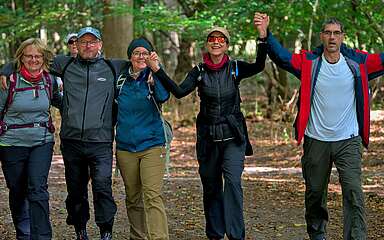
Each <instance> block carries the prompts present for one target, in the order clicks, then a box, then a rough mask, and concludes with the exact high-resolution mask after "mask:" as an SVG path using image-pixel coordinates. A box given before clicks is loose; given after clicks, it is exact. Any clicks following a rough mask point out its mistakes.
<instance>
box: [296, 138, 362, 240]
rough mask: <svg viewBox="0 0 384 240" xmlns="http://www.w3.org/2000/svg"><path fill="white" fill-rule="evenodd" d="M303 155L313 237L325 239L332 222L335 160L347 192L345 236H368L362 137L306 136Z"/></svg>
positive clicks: (358, 238) (349, 239)
mask: <svg viewBox="0 0 384 240" xmlns="http://www.w3.org/2000/svg"><path fill="white" fill-rule="evenodd" d="M303 147H304V155H303V157H302V159H301V162H302V169H303V177H304V179H305V186H306V191H305V208H306V212H305V219H306V222H307V232H308V234H309V236H310V238H311V239H312V240H317V239H322V237H324V236H325V232H326V223H327V222H328V210H327V193H328V183H329V177H330V174H331V170H332V164H333V163H334V164H335V166H336V168H337V171H338V173H339V182H340V184H341V188H342V193H343V213H344V240H352V239H353V240H364V239H366V236H367V227H366V220H365V209H364V195H363V191H362V187H361V156H362V145H361V138H360V137H353V138H350V139H346V140H342V141H336V142H323V141H318V140H315V139H313V138H310V137H307V136H305V138H304V146H303Z"/></svg>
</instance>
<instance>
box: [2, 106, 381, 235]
mask: <svg viewBox="0 0 384 240" xmlns="http://www.w3.org/2000/svg"><path fill="white" fill-rule="evenodd" d="M371 118H372V125H371V143H370V149H369V150H368V151H367V150H364V156H363V179H362V182H363V187H364V192H365V200H366V209H367V222H368V239H372V240H378V239H384V231H383V229H384V217H383V216H384V160H383V159H384V114H383V112H382V111H381V112H380V111H378V112H374V113H373V114H372V116H371ZM279 124H280V125H281V123H276V122H271V121H268V120H256V119H249V120H248V128H249V132H250V136H251V142H252V145H253V146H254V152H255V154H254V155H253V156H252V157H249V158H247V159H246V166H245V170H244V174H243V187H244V215H245V224H246V239H252V240H254V239H257V240H275V239H280V240H304V239H308V237H307V235H306V232H305V229H306V225H305V220H304V206H303V205H304V183H303V179H302V175H301V166H300V156H301V154H302V148H301V146H297V145H296V143H295V142H294V141H292V140H291V138H289V137H288V138H287V137H286V134H285V132H286V131H285V130H284V129H286V128H281V127H276V126H278V125H279ZM290 125H291V123H289V124H288V123H287V124H286V126H287V127H290ZM174 131H175V138H174V141H173V142H172V149H171V163H170V175H169V177H167V178H165V182H164V200H165V205H166V210H167V214H168V221H169V232H170V239H172V240H174V239H191V240H194V239H205V234H204V226H205V221H204V214H203V206H202V194H201V193H202V187H201V183H200V180H199V176H198V166H197V161H196V157H195V149H194V146H195V131H194V128H193V127H191V126H190V127H179V128H176V129H175V130H174ZM281 136H285V137H281ZM49 191H50V194H51V199H50V207H51V220H52V227H53V231H54V234H53V239H58V240H64V239H67V240H68V239H74V231H73V229H72V227H70V226H68V225H66V223H65V218H66V210H65V203H64V200H65V197H66V185H65V179H64V166H63V162H62V159H61V156H60V155H56V156H55V157H54V160H53V162H52V167H51V172H50V176H49ZM113 193H114V197H115V200H116V203H117V206H118V212H117V215H116V218H115V225H114V239H129V222H128V219H127V215H126V211H125V203H124V185H123V183H122V179H121V177H120V176H114V179H113ZM7 196H8V190H7V188H6V185H5V181H4V177H3V175H2V173H1V174H0V239H15V235H14V228H13V225H12V219H11V215H10V212H9V208H8V197H7ZM328 197H329V201H328V207H329V212H330V221H329V225H328V228H327V229H328V239H332V240H334V239H335V240H340V239H342V196H341V189H340V185H339V184H338V175H337V172H336V170H333V171H332V174H331V180H330V184H329V196H328ZM90 199H92V196H91V193H90ZM91 215H92V217H91V220H90V221H89V223H88V231H89V234H90V236H91V239H99V237H98V232H97V227H96V225H95V223H94V217H93V211H92V214H91Z"/></svg>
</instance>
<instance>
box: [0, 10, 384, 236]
mask: <svg viewBox="0 0 384 240" xmlns="http://www.w3.org/2000/svg"><path fill="white" fill-rule="evenodd" d="M253 25H254V27H255V29H256V30H257V32H258V37H257V41H256V42H257V54H256V60H255V62H254V63H248V62H245V61H241V60H235V59H232V58H230V57H229V56H228V55H227V50H228V48H229V46H230V43H231V37H230V34H229V32H228V30H227V29H226V28H223V27H217V26H215V27H213V28H211V29H209V30H208V31H207V33H206V35H204V38H205V49H206V51H205V52H204V53H203V59H202V62H201V63H199V64H197V65H196V66H195V67H193V68H192V69H191V70H190V71H189V73H188V74H187V76H186V78H185V80H184V81H182V82H181V84H180V85H178V84H177V83H175V82H174V81H173V80H172V79H171V78H170V77H169V76H168V74H167V73H166V70H165V69H164V68H163V66H162V65H161V64H160V61H159V56H158V55H157V53H156V51H155V49H154V47H153V45H152V43H151V42H150V41H149V40H148V39H146V38H145V37H139V38H136V39H134V40H132V41H131V43H130V44H129V46H128V47H127V60H124V59H107V58H105V57H104V56H103V53H102V52H103V51H102V46H103V41H102V35H101V33H100V31H99V30H98V29H96V28H93V27H84V28H81V29H80V30H79V31H78V32H77V33H73V34H69V35H68V36H67V38H66V39H65V43H66V44H67V46H68V49H69V50H70V53H69V54H68V55H57V56H54V55H53V52H52V51H51V50H50V49H49V48H48V47H47V46H46V45H45V44H44V43H43V42H42V41H41V40H40V39H38V38H30V39H27V40H25V41H24V42H23V43H21V44H20V46H19V48H18V49H17V51H16V53H15V59H14V61H13V62H10V63H8V64H6V65H5V66H3V68H2V69H1V71H0V74H1V75H2V78H1V87H2V90H0V109H1V110H2V112H1V116H0V159H1V166H2V170H3V174H4V177H5V180H6V184H7V187H8V189H9V207H10V210H11V215H12V219H13V224H14V227H15V230H16V238H17V239H28V240H29V239H33V240H35V239H52V228H51V223H50V216H49V192H48V174H49V169H50V166H51V161H52V154H53V145H54V135H53V133H54V131H55V129H54V126H53V122H52V117H51V113H50V110H51V109H50V108H51V106H54V107H56V108H58V109H59V110H60V114H61V129H60V140H61V145H60V149H61V153H62V155H63V160H64V165H65V180H66V186H67V198H66V201H65V205H66V209H67V214H68V215H67V223H68V224H69V225H73V226H74V229H75V233H76V239H78V240H84V239H85V240H86V239H88V234H87V222H88V220H89V219H90V212H89V202H88V182H89V180H91V183H92V195H93V204H94V213H95V222H96V224H97V226H98V227H99V230H100V239H101V240H109V239H112V233H113V223H114V217H115V214H116V211H117V208H116V204H115V201H114V198H113V193H112V186H111V184H112V179H111V178H112V160H113V141H115V142H116V159H117V166H118V167H119V169H120V173H121V176H122V179H123V182H124V186H125V195H126V210H127V215H128V219H129V225H130V233H129V234H130V235H129V238H130V239H149V240H151V239H162V240H163V239H169V233H168V222H167V215H166V209H165V205H164V202H163V198H162V185H163V176H164V173H165V165H166V160H165V155H166V154H165V149H164V146H165V143H166V140H167V137H166V135H165V134H164V119H162V115H161V104H162V103H164V102H166V101H167V100H168V98H169V97H170V93H172V94H173V95H174V96H175V97H176V98H182V97H184V96H187V95H188V94H190V93H192V92H194V91H195V89H197V91H198V95H199V97H200V111H199V113H198V115H197V118H196V135H197V137H196V139H197V141H196V153H197V154H196V156H197V161H198V164H199V175H200V178H201V183H202V187H203V206H204V215H205V221H206V226H205V233H206V236H207V238H208V239H211V240H219V239H224V237H225V236H226V237H227V238H228V239H230V240H243V239H245V234H246V231H245V224H244V216H243V190H242V180H241V177H242V173H243V170H244V161H245V156H246V155H252V154H253V151H252V146H251V144H250V141H249V137H248V133H247V126H246V121H245V118H244V116H243V114H242V112H241V109H240V102H241V97H240V91H239V85H240V83H241V81H242V80H243V79H245V78H248V77H251V76H253V75H255V74H257V73H260V72H262V71H263V69H264V66H265V60H266V57H267V55H268V56H269V57H270V58H271V59H272V61H273V62H274V63H275V64H277V65H278V66H279V67H281V68H283V69H284V70H286V71H289V72H291V73H292V74H293V75H294V76H295V77H297V78H298V79H300V96H299V102H298V113H297V118H296V120H295V132H296V139H297V141H298V143H300V142H301V141H302V140H304V143H303V150H304V151H303V152H304V154H303V156H302V160H301V161H302V170H303V177H304V180H305V186H306V191H305V207H306V212H305V219H306V223H307V232H308V235H309V237H310V239H311V240H323V239H326V224H327V221H328V211H327V206H326V203H327V186H328V182H329V177H330V172H331V168H332V164H333V163H334V164H335V166H336V168H337V170H338V173H339V176H340V183H341V187H342V192H343V211H344V239H358V240H363V239H366V238H367V227H366V216H365V209H364V196H363V191H362V186H361V172H362V168H361V157H362V148H361V146H362V145H363V146H365V147H368V143H369V124H370V121H369V111H370V109H369V101H370V99H369V97H370V96H369V87H368V81H369V80H371V79H374V78H376V77H378V76H381V75H382V74H384V53H376V54H369V53H367V52H363V51H359V50H354V49H351V48H349V47H347V46H346V45H345V44H344V43H343V40H344V37H345V32H344V26H343V24H342V23H341V22H340V21H339V20H337V19H336V18H331V19H328V20H326V21H325V22H324V24H323V25H322V28H321V31H320V35H319V36H320V40H321V42H322V45H321V46H319V47H318V48H316V49H314V50H313V51H301V52H300V53H291V52H289V51H288V50H287V49H285V48H284V47H283V46H281V44H280V43H279V42H278V41H277V40H276V39H275V37H274V36H273V35H272V33H271V32H270V31H269V29H268V27H269V16H268V15H267V14H265V13H259V12H256V13H255V15H254V19H253ZM115 237H116V236H115ZM117 239H118V238H117Z"/></svg>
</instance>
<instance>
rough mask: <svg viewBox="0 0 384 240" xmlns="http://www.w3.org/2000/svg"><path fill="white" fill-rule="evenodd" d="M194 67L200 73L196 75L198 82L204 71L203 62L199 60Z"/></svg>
mask: <svg viewBox="0 0 384 240" xmlns="http://www.w3.org/2000/svg"><path fill="white" fill-rule="evenodd" d="M196 67H197V69H198V70H199V73H200V74H199V76H198V77H197V81H198V82H200V81H201V80H202V79H203V73H204V72H205V69H204V63H202V62H199V64H197V65H196Z"/></svg>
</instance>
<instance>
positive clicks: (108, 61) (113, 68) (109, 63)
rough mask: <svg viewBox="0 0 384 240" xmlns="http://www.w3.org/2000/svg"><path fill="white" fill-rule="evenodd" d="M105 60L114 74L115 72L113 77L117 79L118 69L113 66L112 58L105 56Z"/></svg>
mask: <svg viewBox="0 0 384 240" xmlns="http://www.w3.org/2000/svg"><path fill="white" fill-rule="evenodd" d="M103 60H104V62H105V63H106V64H107V65H108V66H109V68H111V71H112V74H113V79H114V80H115V79H116V76H117V74H116V70H115V67H114V66H113V64H112V62H111V60H109V59H105V58H103Z"/></svg>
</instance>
